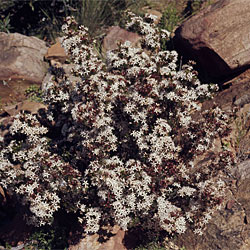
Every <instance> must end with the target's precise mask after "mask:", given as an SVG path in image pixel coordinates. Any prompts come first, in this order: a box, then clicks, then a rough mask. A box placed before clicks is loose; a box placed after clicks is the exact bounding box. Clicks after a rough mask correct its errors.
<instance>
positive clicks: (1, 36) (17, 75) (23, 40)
mask: <svg viewBox="0 0 250 250" xmlns="http://www.w3.org/2000/svg"><path fill="white" fill-rule="evenodd" d="M0 51H1V53H0V80H8V79H12V80H23V81H30V82H33V83H37V84H40V83H41V82H42V80H43V77H44V75H45V73H46V71H47V66H48V65H47V64H46V63H45V62H44V60H43V58H44V55H45V54H46V51H47V47H46V44H45V42H44V41H42V40H40V39H38V38H36V37H27V36H24V35H22V34H19V33H12V34H7V33H4V32H0Z"/></svg>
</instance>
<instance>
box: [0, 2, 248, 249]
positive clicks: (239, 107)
mask: <svg viewBox="0 0 250 250" xmlns="http://www.w3.org/2000/svg"><path fill="white" fill-rule="evenodd" d="M169 6H171V8H172V10H174V11H175V12H171V11H172V10H171V11H169V9H168V8H169ZM139 7H140V8H139V11H140V12H148V13H152V14H154V15H157V16H158V20H157V22H158V23H159V25H165V26H167V27H169V28H170V29H172V30H171V31H172V39H171V41H170V46H172V47H173V48H174V49H175V50H177V51H178V53H179V54H180V57H181V60H183V62H185V61H187V60H189V59H192V60H194V61H195V62H197V64H196V68H197V70H198V72H199V74H200V78H201V81H206V82H211V81H213V82H216V83H218V84H219V86H220V91H219V93H218V94H217V95H216V96H215V98H214V99H213V100H209V101H205V102H204V103H203V107H202V109H203V110H204V109H209V108H211V107H212V106H213V105H216V106H219V107H221V108H222V109H223V110H225V111H232V110H236V111H235V117H234V119H233V120H232V122H231V124H230V126H231V127H232V133H231V134H230V136H229V137H228V138H227V141H226V143H225V142H220V141H218V143H217V146H218V147H221V146H228V147H231V148H232V150H233V151H234V153H235V155H236V156H237V160H238V163H237V164H236V166H235V168H234V170H233V171H232V173H231V180H230V182H229V183H228V190H227V195H226V197H225V204H224V207H223V208H222V209H221V210H220V211H218V212H217V213H216V214H215V215H214V218H213V219H212V220H211V221H210V223H209V224H208V227H207V230H206V232H205V234H204V235H203V236H202V237H197V236H196V235H194V234H193V232H191V231H189V232H186V233H185V234H184V235H181V236H180V237H177V238H174V239H169V240H168V239H166V241H165V249H182V250H184V249H185V250H201V249H208V250H214V249H222V250H234V249H239V250H248V249H250V192H249V191H250V33H249V28H250V1H249V0H214V1H205V0H204V1H187V0H180V1H174V0H155V1H154V0H151V1H148V4H144V5H143V4H142V5H141V6H139ZM173 7H174V8H173ZM167 10H168V11H167ZM169 13H170V14H169ZM173 13H174V15H175V17H178V18H177V19H174V18H173ZM164 18H165V19H164ZM167 18H168V19H167ZM171 18H172V19H171ZM170 19H171V20H172V23H171V22H169V20H170ZM114 24H115V23H114ZM0 25H1V23H0ZM5 26H6V25H5ZM103 32H104V33H103V34H102V35H101V37H102V39H101V40H100V41H101V43H100V50H99V51H100V53H101V54H102V55H104V56H105V53H106V52H107V51H109V50H111V49H114V48H115V47H116V46H117V45H116V44H117V41H125V40H126V39H128V40H130V41H131V42H132V44H134V45H135V46H136V44H137V43H138V42H139V40H140V37H139V36H138V35H137V34H134V33H131V32H127V31H125V30H124V29H122V28H120V27H119V26H117V25H113V26H107V25H106V26H105V28H104V29H103ZM0 52H1V53H0V100H1V103H0V109H1V110H0V125H1V127H0V128H1V135H2V136H4V135H5V134H6V133H7V132H8V126H9V124H10V123H11V121H12V120H13V116H14V115H15V114H17V113H18V112H19V111H20V110H28V111H30V112H31V113H36V112H38V110H39V109H41V108H46V106H45V105H44V104H42V103H41V102H38V101H39V99H34V98H31V97H34V96H33V95H32V93H34V92H35V93H36V97H38V98H39V96H38V95H39V88H41V89H42V87H43V83H44V82H45V81H47V80H49V79H50V78H51V77H52V74H51V69H54V68H63V69H64V70H65V71H66V72H69V71H70V68H71V65H70V64H69V63H68V61H67V55H66V54H65V52H64V50H63V49H62V48H61V46H60V36H58V37H57V39H55V40H53V39H52V40H50V41H48V40H46V39H45V38H43V40H42V39H39V38H37V37H35V36H27V35H24V34H20V33H6V32H0ZM71 80H72V81H77V79H74V78H72V79H71ZM27 89H28V91H27ZM32 91H33V92H32ZM223 143H224V144H223ZM208 155H209V152H208ZM202 160H203V161H204V160H209V157H206V156H204V157H203V159H200V161H202ZM7 200H8V190H3V188H2V187H0V245H2V247H0V249H5V247H6V242H8V244H10V245H13V247H12V249H24V247H25V245H26V240H27V239H28V238H29V237H30V235H31V234H32V229H31V228H29V227H28V226H25V224H24V223H23V222H22V219H21V211H20V213H16V214H14V215H13V214H12V211H11V206H9V203H8V202H7ZM113 233H114V234H113V236H111V237H108V238H107V241H104V242H103V241H102V242H100V239H99V236H98V235H93V236H88V237H85V238H83V239H82V237H81V234H80V232H78V233H77V232H76V231H73V230H72V232H71V234H69V235H68V236H67V237H68V239H64V240H66V241H67V240H68V244H70V246H69V249H70V250H82V249H86V250H101V249H102V250H105V249H107V250H122V249H135V248H136V247H137V246H138V245H140V239H141V238H140V236H139V234H140V232H134V231H133V232H123V231H122V230H121V229H120V228H119V227H117V226H115V227H114V229H113ZM58 240H59V238H58ZM140 249H164V248H160V247H159V248H153V247H147V246H146V247H145V248H140Z"/></svg>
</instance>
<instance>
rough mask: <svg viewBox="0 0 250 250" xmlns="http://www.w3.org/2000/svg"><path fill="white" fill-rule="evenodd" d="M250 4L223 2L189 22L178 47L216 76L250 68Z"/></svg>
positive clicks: (179, 32) (183, 27) (241, 0)
mask: <svg viewBox="0 0 250 250" xmlns="http://www.w3.org/2000/svg"><path fill="white" fill-rule="evenodd" d="M249 20H250V1H249V0H220V1H217V2H216V3H214V4H212V5H210V6H208V7H207V8H205V9H203V10H202V11H200V12H199V13H198V14H196V15H194V16H193V17H191V18H190V19H188V20H187V21H185V22H184V23H183V24H182V25H181V26H180V27H179V28H178V29H177V30H176V33H175V38H174V42H175V47H176V49H177V50H178V51H179V52H182V53H184V54H185V55H188V56H189V57H191V58H192V59H194V60H195V61H197V62H198V63H199V64H200V65H201V66H202V67H203V68H204V70H205V71H206V72H207V73H208V74H209V75H211V76H213V77H224V76H226V75H228V74H231V73H232V72H236V71H239V70H241V69H243V68H246V67H249V66H250V34H249V30H250V22H249Z"/></svg>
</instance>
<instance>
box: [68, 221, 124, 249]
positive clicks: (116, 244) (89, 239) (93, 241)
mask: <svg viewBox="0 0 250 250" xmlns="http://www.w3.org/2000/svg"><path fill="white" fill-rule="evenodd" d="M112 233H113V234H115V235H114V236H112V237H110V238H109V239H108V240H107V241H106V242H104V243H99V242H98V241H97V240H98V238H99V235H97V234H94V235H89V236H86V237H85V238H84V239H82V240H80V242H79V243H78V244H77V245H74V246H70V247H69V250H83V249H84V250H118V249H119V250H126V248H125V247H124V245H123V244H122V240H123V238H124V235H125V232H124V231H122V230H121V229H120V228H119V227H118V226H114V228H113V231H112Z"/></svg>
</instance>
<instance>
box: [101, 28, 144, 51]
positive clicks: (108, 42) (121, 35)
mask: <svg viewBox="0 0 250 250" xmlns="http://www.w3.org/2000/svg"><path fill="white" fill-rule="evenodd" d="M125 41H130V42H131V44H132V46H135V47H136V46H138V45H139V42H140V36H139V35H138V34H136V33H133V32H129V31H127V30H125V29H122V28H120V27H118V26H112V27H110V28H109V30H108V32H107V35H106V36H105V38H104V40H103V51H104V52H107V51H109V50H114V49H117V48H118V45H117V44H118V43H119V42H122V43H124V42H125Z"/></svg>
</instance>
